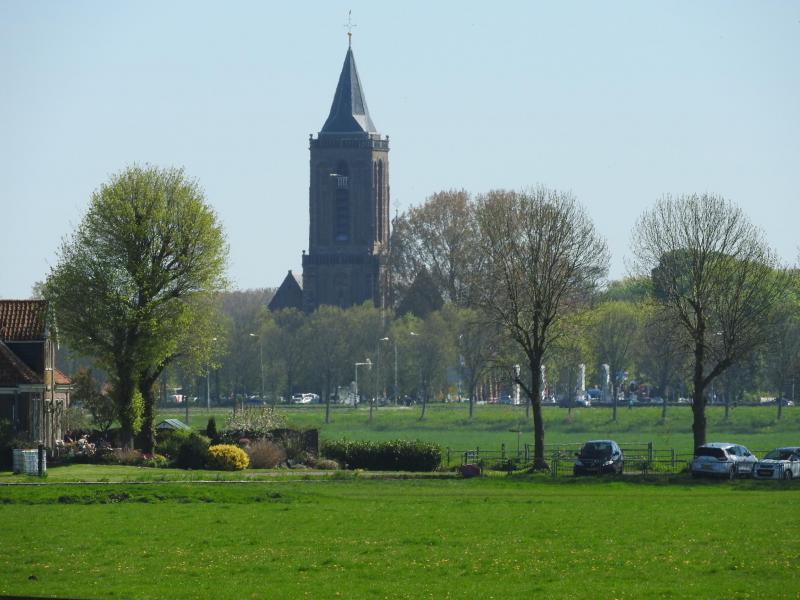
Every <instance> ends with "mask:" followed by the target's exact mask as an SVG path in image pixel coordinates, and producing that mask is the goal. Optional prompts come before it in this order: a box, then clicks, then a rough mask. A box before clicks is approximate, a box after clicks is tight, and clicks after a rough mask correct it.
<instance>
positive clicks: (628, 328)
mask: <svg viewBox="0 0 800 600" xmlns="http://www.w3.org/2000/svg"><path fill="white" fill-rule="evenodd" d="M639 313H640V311H639V309H638V308H637V306H636V305H634V304H632V303H630V302H622V301H619V300H614V301H611V302H605V303H603V304H601V305H600V306H598V307H597V309H596V310H595V311H594V315H593V317H594V319H593V321H594V322H593V323H592V326H591V339H592V348H593V349H594V353H595V356H596V358H597V359H598V361H599V362H600V363H606V364H608V365H609V367H610V370H611V373H612V375H611V402H612V407H613V408H612V413H611V414H612V417H611V418H612V420H614V421H616V420H617V391H618V387H619V385H618V384H619V382H618V380H617V377H615V376H614V373H616V372H618V371H624V370H626V369H628V368H629V367H630V363H631V360H632V358H633V357H632V354H633V352H632V349H633V346H634V342H635V340H636V335H637V333H638V330H639V326H640V321H641V319H640V314H639Z"/></svg>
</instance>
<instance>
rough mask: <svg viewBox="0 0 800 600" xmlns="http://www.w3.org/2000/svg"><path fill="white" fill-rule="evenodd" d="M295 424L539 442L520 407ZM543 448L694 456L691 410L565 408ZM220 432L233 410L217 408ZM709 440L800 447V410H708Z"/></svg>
mask: <svg viewBox="0 0 800 600" xmlns="http://www.w3.org/2000/svg"><path fill="white" fill-rule="evenodd" d="M278 410H279V412H280V413H281V414H282V415H284V416H285V417H286V419H287V421H288V423H289V425H290V426H293V427H298V428H306V427H319V428H320V430H321V436H322V437H323V438H329V439H333V438H349V439H371V440H386V439H395V438H406V439H420V440H426V441H434V442H437V443H439V444H441V445H442V447H450V448H451V449H454V450H468V449H474V448H475V447H480V448H487V449H488V448H491V449H499V448H500V445H501V444H505V445H506V447H507V448H508V449H516V446H517V441H518V435H517V433H515V432H512V431H511V430H520V431H521V432H522V433H521V434H519V442H520V443H521V444H525V443H526V442H528V443H533V426H532V422H531V421H527V420H526V419H525V411H524V409H522V408H519V407H512V406H502V405H487V406H479V407H476V410H475V418H474V419H473V420H471V421H470V420H469V419H468V418H467V407H466V405H465V404H433V405H431V406H429V408H428V413H427V416H426V418H425V420H424V421H419V420H418V417H419V409H418V408H411V409H408V408H393V407H384V408H380V409H378V410H377V411H375V412H374V414H373V420H372V423H370V422H369V410H368V409H367V408H359V409H357V410H354V409H352V408H341V407H337V408H336V409H335V410H334V411H333V417H332V422H331V423H329V424H327V425H326V424H325V423H324V407H320V406H301V407H300V406H298V407H280V408H279V409H278ZM543 413H544V418H545V443H546V444H565V443H579V442H582V441H585V440H587V439H590V438H613V439H615V440H617V441H618V442H620V443H621V444H622V445H623V446H624V445H627V444H636V443H643V442H644V443H646V442H652V443H653V445H654V447H656V448H660V449H669V448H674V449H675V450H676V451H677V452H679V453H681V454H690V453H691V452H692V450H693V448H692V433H691V431H692V414H691V409H690V408H689V407H688V406H670V407H669V408H668V412H667V419H666V420H664V421H662V419H661V409H660V408H658V407H637V408H634V409H633V410H628V409H627V408H620V409H619V410H618V418H617V421H616V422H614V421H612V420H611V409H610V408H579V409H573V410H572V412H571V414H570V413H568V412H567V410H566V409H563V408H555V407H552V408H551V407H547V408H545V409H544V411H543ZM210 414H213V415H214V416H215V417H216V419H217V424H218V426H221V425H222V424H223V423H224V422H225V420H226V419H227V416H228V415H229V414H230V411H227V410H212V412H211V413H210ZM160 416H161V417H163V418H167V417H177V418H180V419H182V418H183V413H182V412H181V411H177V410H172V411H162V412H161V413H160ZM190 417H191V425H192V426H193V427H195V428H197V429H203V428H205V426H206V423H207V422H208V417H209V413H206V412H205V411H201V410H197V411H194V412H192V413H190ZM707 418H708V439H709V441H730V442H736V443H740V444H743V445H745V446H747V447H748V448H750V449H751V450H753V451H764V452H766V451H768V450H771V449H772V448H775V447H777V446H780V445H800V408H798V407H788V408H786V409H784V411H783V418H782V419H781V420H780V421H778V420H776V410H775V407H749V406H747V407H738V408H734V409H731V411H730V416H729V419H728V420H725V418H724V409H723V408H722V407H717V406H714V407H709V408H708V412H707Z"/></svg>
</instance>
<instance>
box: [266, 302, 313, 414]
mask: <svg viewBox="0 0 800 600" xmlns="http://www.w3.org/2000/svg"><path fill="white" fill-rule="evenodd" d="M305 319H306V317H305V315H304V314H303V313H302V312H301V311H299V310H297V309H296V308H285V309H283V310H279V311H276V312H275V313H273V314H272V321H273V323H274V324H275V326H274V327H269V328H268V329H266V330H265V331H264V334H263V335H264V339H263V340H262V343H263V344H264V355H265V356H266V357H267V360H270V361H272V363H273V365H274V366H275V367H276V369H278V370H279V372H280V379H281V380H282V381H283V382H285V383H284V385H285V388H284V390H283V395H284V396H285V397H286V398H287V399H289V398H291V397H292V394H293V393H294V387H295V384H296V383H297V378H298V376H299V375H300V374H301V372H302V370H303V365H304V362H305V361H306V344H305V342H304V340H303V336H302V335H301V329H302V327H303V324H304V323H305Z"/></svg>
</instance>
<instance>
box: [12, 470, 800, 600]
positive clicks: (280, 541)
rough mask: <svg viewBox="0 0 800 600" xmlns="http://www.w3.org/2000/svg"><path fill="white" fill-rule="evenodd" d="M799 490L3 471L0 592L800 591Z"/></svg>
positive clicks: (458, 594)
mask: <svg viewBox="0 0 800 600" xmlns="http://www.w3.org/2000/svg"><path fill="white" fill-rule="evenodd" d="M757 483H758V485H756V484H757ZM793 483H794V482H793ZM798 506H800V487H798V486H797V485H796V484H795V485H782V484H781V483H780V482H778V484H775V485H771V484H766V485H764V484H763V483H762V482H750V481H740V482H732V483H729V482H699V483H695V482H685V483H674V482H673V483H671V484H668V485H667V484H652V483H642V482H633V481H630V482H628V481H605V480H594V479H593V480H578V481H575V480H570V481H561V482H552V481H551V480H549V479H547V478H540V477H538V476H537V477H532V478H531V477H526V478H522V479H514V478H511V479H508V478H483V479H476V480H445V481H361V480H358V479H354V480H350V481H333V480H327V481H291V482H289V481H276V482H259V483H254V484H249V485H248V484H236V483H234V484H230V483H227V484H196V483H195V484H191V483H185V484H182V483H169V484H155V485H131V484H127V485H126V484H117V485H111V486H82V487H78V486H63V485H49V486H46V487H40V488H30V487H24V488H22V487H0V524H1V525H0V594H5V595H30V596H56V595H57V596H61V597H72V598H78V597H80V598H142V599H143V598H237V599H239V598H248V597H250V598H305V597H308V598H337V597H342V598H345V597H346V598H523V597H531V596H538V597H542V598H797V597H798V595H799V594H800V575H799V574H798V573H799V572H798V569H797V557H798V556H799V555H800V519H799V518H798V516H797V507H798Z"/></svg>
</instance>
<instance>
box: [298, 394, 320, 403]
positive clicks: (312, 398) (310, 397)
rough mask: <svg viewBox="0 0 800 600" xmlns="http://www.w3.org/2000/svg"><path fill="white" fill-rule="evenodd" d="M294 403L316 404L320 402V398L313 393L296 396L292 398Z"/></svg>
mask: <svg viewBox="0 0 800 600" xmlns="http://www.w3.org/2000/svg"><path fill="white" fill-rule="evenodd" d="M292 402H294V403H295V404H314V403H316V402H319V396H318V395H317V394H311V393H305V394H294V395H293V396H292Z"/></svg>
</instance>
